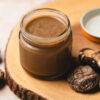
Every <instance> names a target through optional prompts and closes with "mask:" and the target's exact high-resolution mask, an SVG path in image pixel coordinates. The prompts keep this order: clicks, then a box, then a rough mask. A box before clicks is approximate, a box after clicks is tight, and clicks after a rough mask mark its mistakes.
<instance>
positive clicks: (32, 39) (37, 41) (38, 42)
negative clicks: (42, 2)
mask: <svg viewBox="0 0 100 100" xmlns="http://www.w3.org/2000/svg"><path fill="white" fill-rule="evenodd" d="M47 15H48V16H56V17H57V16H58V17H59V18H61V20H62V21H63V22H64V23H65V25H66V30H65V31H64V32H63V33H61V35H60V36H57V37H53V38H43V37H39V36H35V35H31V34H29V33H27V32H26V30H25V25H26V24H27V23H28V22H29V21H30V20H32V19H34V18H36V17H38V16H47ZM34 16H35V17H34ZM70 34H71V28H70V22H69V19H68V17H67V16H66V15H65V14H63V13H62V12H60V11H58V10H55V9H48V8H44V9H36V10H33V11H31V12H29V13H28V14H26V15H25V16H24V17H23V19H22V22H21V26H20V38H21V39H23V40H24V41H25V42H27V43H29V44H30V45H33V46H38V47H53V46H58V45H61V44H63V43H64V42H66V41H67V39H68V37H69V35H70Z"/></svg>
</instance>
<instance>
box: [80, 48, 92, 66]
mask: <svg viewBox="0 0 100 100" xmlns="http://www.w3.org/2000/svg"><path fill="white" fill-rule="evenodd" d="M93 53H94V50H92V49H90V48H85V49H82V50H80V52H79V56H78V57H79V61H80V63H81V64H82V65H87V64H90V62H91V60H92V54H93Z"/></svg>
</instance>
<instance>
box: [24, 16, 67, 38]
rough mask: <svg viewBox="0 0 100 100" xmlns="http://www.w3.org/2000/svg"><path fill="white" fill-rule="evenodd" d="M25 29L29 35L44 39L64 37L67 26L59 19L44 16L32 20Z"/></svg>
mask: <svg viewBox="0 0 100 100" xmlns="http://www.w3.org/2000/svg"><path fill="white" fill-rule="evenodd" d="M25 29H26V32H28V33H29V34H33V35H35V36H39V37H43V38H52V37H57V36H60V35H62V34H63V32H64V31H65V30H66V26H65V24H64V23H63V22H62V21H61V19H59V18H56V17H49V16H42V17H38V18H36V19H33V20H31V21H30V22H29V23H28V24H27V25H26V27H25Z"/></svg>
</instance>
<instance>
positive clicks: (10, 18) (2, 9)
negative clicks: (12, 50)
mask: <svg viewBox="0 0 100 100" xmlns="http://www.w3.org/2000/svg"><path fill="white" fill-rule="evenodd" d="M49 1H51V0H0V50H1V54H2V58H4V52H5V47H6V43H7V40H8V37H9V35H10V32H11V30H12V29H13V27H14V26H15V25H16V24H17V22H18V21H19V19H20V18H21V17H22V16H23V15H24V14H25V13H27V12H28V11H30V10H31V9H33V8H35V7H37V6H39V5H41V4H43V3H46V2H49ZM0 69H3V70H4V63H2V64H0ZM0 100H20V99H19V98H18V97H17V96H16V95H15V94H14V93H13V92H12V91H11V90H10V89H9V87H8V86H7V85H6V86H5V87H4V88H3V89H2V90H0Z"/></svg>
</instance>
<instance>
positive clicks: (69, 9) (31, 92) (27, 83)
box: [5, 0, 100, 100]
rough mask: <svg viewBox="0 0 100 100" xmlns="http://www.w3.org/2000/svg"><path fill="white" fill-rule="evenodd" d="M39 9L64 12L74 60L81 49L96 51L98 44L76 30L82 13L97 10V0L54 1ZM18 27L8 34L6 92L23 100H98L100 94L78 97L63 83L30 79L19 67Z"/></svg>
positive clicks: (77, 94)
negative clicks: (69, 30)
mask: <svg viewBox="0 0 100 100" xmlns="http://www.w3.org/2000/svg"><path fill="white" fill-rule="evenodd" d="M42 7H45V8H46V7H50V8H51V7H52V8H56V9H58V10H61V11H63V12H64V13H66V14H67V15H68V17H69V19H70V21H71V27H72V30H73V56H74V57H77V55H78V52H79V50H80V49H82V48H87V47H88V48H93V49H95V50H100V44H96V43H93V42H92V41H90V40H88V39H87V38H85V37H84V36H83V34H82V32H81V28H80V22H79V21H80V17H81V16H82V14H83V13H84V12H85V11H87V10H89V9H91V8H95V7H100V0H60V1H59V0H58V1H56V2H51V3H48V4H46V5H44V6H42ZM19 25H20V23H18V24H17V25H16V27H15V28H14V29H13V31H12V34H11V35H10V38H9V41H8V45H7V49H6V55H5V69H6V78H7V82H8V85H9V87H10V89H11V90H12V91H13V92H14V93H15V94H16V95H17V96H19V97H20V98H22V99H23V100H100V92H96V93H93V94H81V93H77V92H75V91H73V90H72V89H71V88H70V87H69V85H68V84H67V82H66V80H55V81H44V80H39V79H36V78H34V77H32V76H31V75H30V74H28V73H27V72H26V71H25V70H24V69H23V68H22V66H21V64H20V61H19V42H18V41H19V40H18V34H19Z"/></svg>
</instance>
